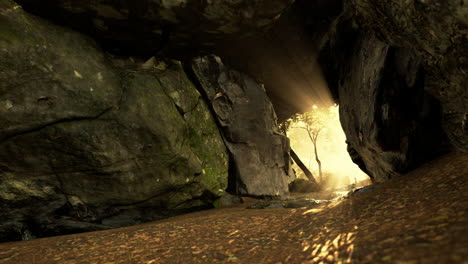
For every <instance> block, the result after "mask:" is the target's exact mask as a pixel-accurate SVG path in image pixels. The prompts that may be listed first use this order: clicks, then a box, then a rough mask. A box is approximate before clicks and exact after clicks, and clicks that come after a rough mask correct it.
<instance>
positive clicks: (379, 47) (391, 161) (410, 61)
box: [338, 34, 447, 182]
mask: <svg viewBox="0 0 468 264" xmlns="http://www.w3.org/2000/svg"><path fill="white" fill-rule="evenodd" d="M351 54H352V55H351V57H350V58H349V62H350V64H349V65H348V66H347V68H348V69H347V70H345V71H344V74H343V75H342V78H341V79H339V80H338V82H339V85H338V87H339V99H340V120H341V124H342V126H343V130H344V131H345V133H346V136H347V141H348V151H350V154H352V155H351V156H352V158H353V160H354V161H355V162H356V163H357V164H358V165H360V167H361V169H363V170H364V171H365V172H366V173H367V174H368V175H369V176H371V177H372V178H373V180H374V181H376V182H381V181H384V180H386V179H389V178H391V177H394V176H396V175H398V174H400V173H402V172H406V171H408V170H409V169H412V168H415V167H416V166H418V165H419V164H421V163H422V162H424V161H427V160H430V159H431V158H433V157H435V156H436V155H440V154H441V153H442V152H443V150H444V143H445V142H446V141H447V140H446V136H445V134H444V132H443V130H442V128H441V124H440V119H441V109H440V103H439V102H438V101H437V100H436V99H435V98H433V97H432V96H430V95H429V94H428V93H427V92H425V89H424V88H425V80H426V72H425V71H424V69H423V68H422V67H421V65H420V61H419V59H418V58H416V57H415V56H414V55H413V54H412V53H411V52H410V51H408V50H406V49H404V48H393V47H391V46H389V45H387V44H385V43H383V42H381V41H379V40H378V39H377V38H376V37H375V36H372V35H368V34H367V35H364V34H360V35H359V37H358V38H357V42H356V43H355V46H354V49H353V50H352V52H351ZM356 102H359V103H356ZM356 154H357V155H356Z"/></svg>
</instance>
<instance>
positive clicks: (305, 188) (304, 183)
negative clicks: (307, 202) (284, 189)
mask: <svg viewBox="0 0 468 264" xmlns="http://www.w3.org/2000/svg"><path fill="white" fill-rule="evenodd" d="M319 190H320V186H319V185H318V184H317V183H313V182H311V181H309V180H306V179H295V180H294V181H293V182H291V183H290V184H289V191H290V192H295V193H309V192H318V191H319Z"/></svg>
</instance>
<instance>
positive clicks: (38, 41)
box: [0, 0, 228, 241]
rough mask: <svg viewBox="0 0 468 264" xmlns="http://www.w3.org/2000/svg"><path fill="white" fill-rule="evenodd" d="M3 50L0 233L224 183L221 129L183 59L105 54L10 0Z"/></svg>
mask: <svg viewBox="0 0 468 264" xmlns="http://www.w3.org/2000/svg"><path fill="white" fill-rule="evenodd" d="M0 58H1V59H0V124H1V126H0V218H1V219H2V222H1V223H0V233H1V234H6V235H4V236H0V240H2V241H5V240H10V239H21V233H22V232H23V233H24V232H26V233H27V234H31V233H32V235H35V236H47V235H52V234H53V235H57V234H63V233H67V232H79V231H86V230H96V229H102V228H109V226H108V225H107V224H105V223H108V222H109V223H114V224H115V223H122V224H123V223H127V224H130V223H136V222H141V221H149V220H151V219H157V218H160V216H161V215H167V211H168V210H180V209H186V208H192V207H200V206H206V205H207V204H210V203H211V202H212V200H213V199H215V198H216V197H218V196H220V195H221V193H222V192H223V191H224V190H225V189H226V187H227V177H228V162H227V159H228V156H227V153H226V149H225V146H224V144H223V140H222V138H221V136H220V134H219V131H218V128H217V126H216V124H215V122H214V119H213V118H212V117H211V114H210V111H209V110H208V108H207V106H206V105H205V103H204V102H203V100H201V99H200V95H199V94H198V92H197V90H196V89H195V87H194V85H193V84H192V83H191V82H190V81H189V79H188V78H187V76H186V75H185V73H184V71H183V69H182V67H181V66H180V63H178V62H166V67H152V66H149V67H148V65H145V67H142V66H141V64H138V63H135V62H134V61H132V60H126V59H124V58H114V57H111V56H108V55H105V54H104V53H103V52H102V51H101V50H100V49H99V48H98V47H97V45H95V43H94V42H93V41H92V40H90V39H89V38H87V37H84V36H82V35H80V34H78V33H75V32H73V31H71V30H67V29H64V28H61V27H58V26H55V25H52V24H50V23H48V22H45V21H43V20H42V19H40V18H37V17H34V16H32V15H28V14H27V13H25V12H24V11H23V10H22V9H21V8H20V7H19V6H18V5H16V4H14V3H13V2H12V1H9V0H6V1H1V3H0ZM158 65H159V64H158ZM158 65H157V66H158ZM122 212H125V217H123V216H122V217H119V214H121V213H122ZM129 212H133V213H129ZM128 214H130V215H131V216H130V217H133V219H130V220H128V221H127V220H125V221H124V220H122V219H124V218H125V219H126V218H127V217H128ZM142 215H144V217H143V216H142ZM105 219H108V220H105ZM109 219H114V220H115V219H120V220H118V221H117V220H115V221H114V220H112V221H111V220H109ZM103 221H104V222H103ZM114 226H115V225H114ZM25 230H26V231H25Z"/></svg>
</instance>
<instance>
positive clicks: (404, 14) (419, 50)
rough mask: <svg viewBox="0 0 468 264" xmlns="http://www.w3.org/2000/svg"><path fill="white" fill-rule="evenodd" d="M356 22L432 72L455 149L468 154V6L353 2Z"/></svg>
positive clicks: (439, 1) (399, 0)
mask: <svg viewBox="0 0 468 264" xmlns="http://www.w3.org/2000/svg"><path fill="white" fill-rule="evenodd" d="M348 2H349V4H350V9H351V10H350V12H352V13H353V14H355V16H356V18H355V20H356V21H358V23H359V24H360V25H361V26H362V27H365V28H367V29H372V30H374V31H375V32H377V34H378V35H379V37H380V38H381V39H382V40H384V41H385V42H386V43H389V44H390V45H392V46H396V47H404V48H406V49H410V50H411V51H412V52H413V53H414V54H415V55H416V57H418V58H419V59H420V60H421V61H422V63H423V65H424V67H425V69H426V70H427V71H428V74H427V78H426V84H425V89H426V90H427V91H428V92H430V93H431V95H432V96H434V97H435V98H437V99H438V100H439V101H440V102H441V103H442V104H441V105H442V111H443V116H442V121H443V126H444V129H445V132H446V133H447V135H448V137H449V138H450V141H451V143H452V145H453V146H455V147H456V148H457V149H458V150H459V151H463V152H465V153H467V152H468V125H467V123H466V120H467V119H468V89H467V85H466V83H467V81H468V55H467V54H468V45H467V41H466V38H467V30H468V3H467V2H466V1H463V0H462V1H444V0H426V1H422V0H416V1H406V0H391V1H372V0H349V1H348Z"/></svg>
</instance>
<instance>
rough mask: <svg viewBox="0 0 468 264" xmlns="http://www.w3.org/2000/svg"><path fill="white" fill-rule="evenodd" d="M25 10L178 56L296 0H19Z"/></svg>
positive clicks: (114, 42)
mask: <svg viewBox="0 0 468 264" xmlns="http://www.w3.org/2000/svg"><path fill="white" fill-rule="evenodd" d="M17 2H18V3H20V4H21V5H22V6H23V7H24V8H25V9H26V10H27V11H29V12H31V13H34V14H37V15H40V16H42V17H45V18H48V19H51V20H53V21H55V22H58V23H59V24H64V25H68V26H71V27H73V28H75V29H78V30H81V31H83V32H86V33H88V34H90V35H91V36H93V37H95V38H97V39H98V40H99V41H100V42H101V43H102V44H103V45H104V47H106V48H107V49H109V50H112V51H113V52H118V53H126V54H131V55H135V54H136V53H139V54H144V55H148V54H150V55H153V54H155V53H156V52H157V51H159V50H161V49H162V48H165V49H166V50H167V49H169V50H173V51H175V52H172V55H177V56H180V55H181V53H189V51H194V50H197V49H202V50H203V49H206V48H212V47H213V45H214V44H215V42H216V41H217V40H219V39H224V38H226V37H231V36H232V37H242V36H245V35H248V34H252V33H254V32H257V31H258V30H261V29H263V28H265V27H267V26H268V25H270V24H271V23H273V22H274V21H276V19H277V18H278V17H279V16H280V14H281V12H282V11H283V10H284V9H285V8H286V7H288V6H289V5H290V4H291V3H292V2H293V0H261V1H250V0H241V1H231V0H216V1H211V0H202V1H198V0H177V1H176V0H171V1H167V0H157V1H155V0H138V1H108V0H98V1H75V0H59V1H56V0H17Z"/></svg>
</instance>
